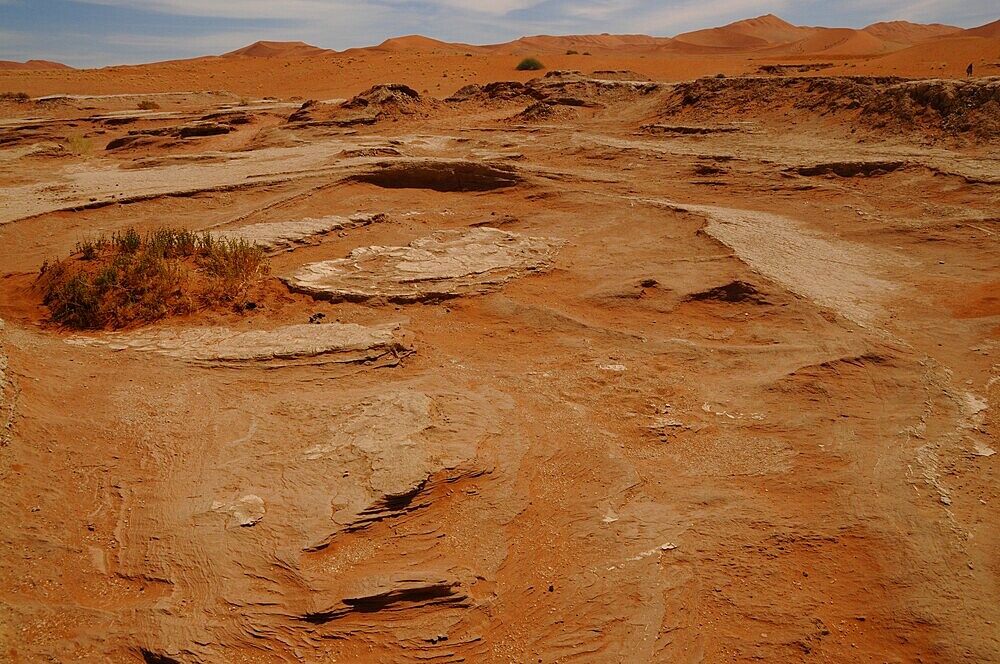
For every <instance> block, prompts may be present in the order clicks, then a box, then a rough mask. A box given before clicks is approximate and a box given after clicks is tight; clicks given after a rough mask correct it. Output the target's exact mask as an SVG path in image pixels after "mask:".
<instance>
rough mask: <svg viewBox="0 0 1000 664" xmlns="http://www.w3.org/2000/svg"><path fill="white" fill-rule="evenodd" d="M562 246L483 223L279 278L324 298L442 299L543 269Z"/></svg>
mask: <svg viewBox="0 0 1000 664" xmlns="http://www.w3.org/2000/svg"><path fill="white" fill-rule="evenodd" d="M562 244H563V242H562V241H561V240H554V239H550V238H540V237H528V236H525V235H518V234H515V233H508V232H505V231H501V230H497V229H496V228H488V227H484V228H474V229H472V230H450V231H439V232H437V233H434V234H432V235H429V236H427V237H424V238H420V239H418V240H414V241H413V242H411V243H410V244H409V246H406V247H386V246H371V247H361V248H359V249H355V250H354V251H352V252H351V253H350V254H349V255H348V256H347V258H341V259H337V260H330V261H323V262H320V263H311V264H309V265H305V266H303V267H302V268H300V269H299V270H298V271H297V272H295V273H294V274H292V275H290V276H287V277H282V278H281V280H282V281H283V282H285V284H287V285H288V287H289V288H290V289H291V290H293V291H297V292H300V293H306V294H308V295H311V296H313V297H315V298H318V299H324V300H333V301H341V300H349V301H352V302H363V301H368V300H384V301H388V302H422V301H435V300H443V299H448V298H452V297H458V296H461V295H468V294H473V293H484V292H487V291H490V290H494V289H496V288H499V287H500V286H502V285H504V284H505V283H507V281H509V280H510V279H512V278H514V277H517V276H521V275H523V274H525V273H528V272H537V271H540V270H544V269H546V268H548V267H549V265H550V264H551V261H552V258H553V256H554V254H555V253H556V251H557V250H558V248H559V247H560V246H562Z"/></svg>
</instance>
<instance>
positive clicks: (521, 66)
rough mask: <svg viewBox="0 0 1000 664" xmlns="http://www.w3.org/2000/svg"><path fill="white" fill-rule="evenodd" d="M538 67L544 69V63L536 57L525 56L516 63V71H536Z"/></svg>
mask: <svg viewBox="0 0 1000 664" xmlns="http://www.w3.org/2000/svg"><path fill="white" fill-rule="evenodd" d="M539 69H545V65H543V64H542V63H541V62H540V61H539V60H538V59H537V58H525V59H524V60H521V62H519V63H518V65H517V70H518V71H538V70H539Z"/></svg>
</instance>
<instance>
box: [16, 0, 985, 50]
mask: <svg viewBox="0 0 1000 664" xmlns="http://www.w3.org/2000/svg"><path fill="white" fill-rule="evenodd" d="M766 13H775V14H778V15H780V16H781V17H782V18H784V19H786V20H788V21H790V22H792V23H796V24H799V25H829V26H845V27H862V26H864V25H867V24H868V23H872V22H875V21H882V20H891V19H906V20H911V21H919V22H941V23H951V24H954V25H960V26H966V27H969V26H973V25H980V24H983V23H987V22H989V21H993V20H996V19H997V18H998V14H1000V12H998V9H997V6H996V0H965V1H964V2H962V3H956V2H954V1H953V0H884V1H883V2H879V3H872V2H871V1H870V0H725V1H721V0H716V1H714V2H712V1H706V0H478V1H476V2H470V1H469V0H280V1H279V0H0V26H3V31H4V32H3V33H0V57H3V58H8V59H17V60H24V59H27V58H46V59H52V60H59V61H62V62H67V63H68V64H73V65H77V66H91V65H98V64H111V63H122V62H132V63H134V62H149V61H152V60H157V59H172V58H182V57H192V56H196V55H205V54H211V53H221V52H224V51H227V50H232V49H234V48H237V47H239V46H242V45H244V44H246V43H249V42H252V41H256V40H258V39H274V40H302V41H307V42H310V43H313V44H315V45H317V46H322V47H326V48H335V49H344V48H349V47H353V46H365V45H370V44H375V43H378V42H380V41H382V40H384V39H386V38H388V37H395V36H400V35H404V34H412V33H419V34H425V35H427V36H429V37H434V38H437V39H442V40H446V41H465V42H471V43H496V42H502V41H507V40H510V39H514V38H517V37H520V36H524V35H530V34H540V33H546V34H569V33H576V34H586V33H601V32H611V33H645V34H653V35H656V36H672V35H675V34H678V33H680V32H686V31H688V30H695V29H698V28H704V27H711V26H713V25H721V24H724V23H728V22H730V21H734V20H739V19H742V18H748V17H752V16H757V15H760V14H766Z"/></svg>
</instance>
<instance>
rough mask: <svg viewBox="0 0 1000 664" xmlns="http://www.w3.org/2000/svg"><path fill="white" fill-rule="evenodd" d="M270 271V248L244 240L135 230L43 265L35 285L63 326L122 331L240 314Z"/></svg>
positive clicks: (93, 242)
mask: <svg viewBox="0 0 1000 664" xmlns="http://www.w3.org/2000/svg"><path fill="white" fill-rule="evenodd" d="M269 271H270V268H269V265H268V263H267V257H266V255H265V254H264V250H263V249H261V248H260V247H258V246H257V245H254V244H251V243H249V242H246V241H245V240H230V239H219V238H215V237H213V236H211V235H209V234H207V233H197V232H193V231H187V230H178V229H170V228H164V229H159V230H155V231H152V232H149V233H146V234H145V235H142V234H140V233H139V232H138V231H137V230H135V229H134V228H129V229H127V230H124V231H121V232H118V233H114V234H113V235H111V236H110V237H100V238H97V239H94V240H87V241H84V242H80V243H78V244H77V246H76V250H75V251H74V252H73V253H72V254H70V256H69V257H67V258H65V259H63V260H57V261H54V262H52V263H49V262H46V263H44V264H43V265H42V269H41V271H40V273H39V275H38V277H37V279H36V280H35V284H36V286H37V287H38V288H39V290H40V292H41V295H42V302H43V303H44V304H45V306H47V307H48V309H49V312H50V314H51V318H52V320H53V321H55V322H56V323H59V324H61V325H65V326H67V327H73V328H77V329H117V328H123V327H128V326H131V325H135V324H139V323H150V322H153V321H155V320H159V319H161V318H164V317H167V316H172V315H179V314H186V313H191V312H193V311H196V310H198V309H202V308H215V307H219V306H224V305H228V306H232V307H234V308H237V309H239V308H241V307H242V306H243V304H244V303H245V302H246V296H247V292H248V291H249V289H250V288H251V287H252V286H253V285H254V284H255V283H257V282H259V281H260V280H261V279H262V278H264V277H265V276H266V275H267V274H268V273H269Z"/></svg>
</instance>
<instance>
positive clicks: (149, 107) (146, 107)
mask: <svg viewBox="0 0 1000 664" xmlns="http://www.w3.org/2000/svg"><path fill="white" fill-rule="evenodd" d="M159 108H160V105H159V104H157V103H156V102H155V101H153V100H152V99H143V100H142V101H140V102H139V110H140V111H155V110H158V109H159Z"/></svg>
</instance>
